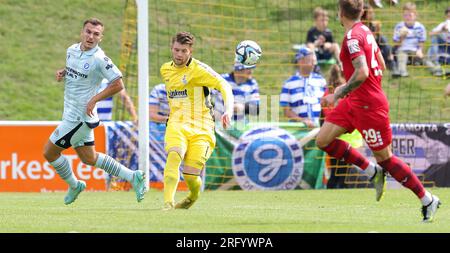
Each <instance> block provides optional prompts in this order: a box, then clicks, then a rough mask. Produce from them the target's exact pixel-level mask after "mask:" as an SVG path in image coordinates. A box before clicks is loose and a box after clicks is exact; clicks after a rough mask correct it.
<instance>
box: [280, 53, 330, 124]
mask: <svg viewBox="0 0 450 253" xmlns="http://www.w3.org/2000/svg"><path fill="white" fill-rule="evenodd" d="M315 57H316V56H315V54H314V53H313V51H312V50H311V49H309V48H307V47H301V48H300V49H299V50H298V52H297V54H296V55H295V60H296V62H297V66H296V67H297V72H296V73H295V75H293V76H291V77H290V78H289V79H288V80H286V81H285V82H284V84H283V88H282V90H281V94H280V106H281V107H282V108H283V111H284V115H285V116H286V117H287V118H288V119H289V120H291V121H297V122H303V123H304V124H305V125H306V126H307V127H308V128H314V127H319V121H320V112H321V105H320V98H321V97H322V96H323V94H324V92H325V86H326V80H325V79H324V78H323V76H322V75H320V74H319V73H316V72H313V69H314V63H315Z"/></svg>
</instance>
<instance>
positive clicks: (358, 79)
mask: <svg viewBox="0 0 450 253" xmlns="http://www.w3.org/2000/svg"><path fill="white" fill-rule="evenodd" d="M352 64H353V68H354V69H355V71H354V72H353V75H352V76H351V77H350V79H349V80H348V82H347V83H346V84H345V85H342V86H341V87H339V88H338V89H336V91H335V93H334V101H337V100H338V99H340V98H343V97H345V96H346V95H347V94H348V93H350V92H351V91H352V90H354V89H356V88H358V87H359V86H360V85H361V84H362V83H363V82H364V81H365V80H366V79H367V77H369V68H368V67H367V61H366V57H365V56H364V55H361V56H358V57H356V58H355V59H353V60H352Z"/></svg>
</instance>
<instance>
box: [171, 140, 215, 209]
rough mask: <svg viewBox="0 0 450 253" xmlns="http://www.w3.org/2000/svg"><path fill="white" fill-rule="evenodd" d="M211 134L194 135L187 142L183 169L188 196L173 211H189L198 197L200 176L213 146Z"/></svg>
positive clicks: (200, 183)
mask: <svg viewBox="0 0 450 253" xmlns="http://www.w3.org/2000/svg"><path fill="white" fill-rule="evenodd" d="M211 134H212V133H209V132H207V131H205V134H200V135H196V136H194V137H193V138H191V139H190V141H189V146H188V149H187V152H186V156H185V159H184V167H183V176H184V181H185V182H186V184H187V186H188V188H189V194H188V196H186V198H184V199H183V200H182V201H180V202H178V203H177V204H176V205H175V209H189V208H190V207H191V206H192V205H193V204H194V203H195V202H196V201H197V199H198V197H199V195H200V190H201V188H202V179H201V177H200V175H201V173H202V171H203V169H204V168H205V164H206V161H208V159H209V157H210V156H211V153H212V150H213V149H214V146H215V145H214V143H215V141H214V140H213V138H212V137H211Z"/></svg>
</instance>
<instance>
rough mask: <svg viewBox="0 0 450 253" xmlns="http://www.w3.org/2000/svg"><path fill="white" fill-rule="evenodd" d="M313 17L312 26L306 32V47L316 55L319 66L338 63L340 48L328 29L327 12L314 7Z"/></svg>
mask: <svg viewBox="0 0 450 253" xmlns="http://www.w3.org/2000/svg"><path fill="white" fill-rule="evenodd" d="M313 15H314V26H313V27H311V28H310V29H309V31H308V34H307V37H306V46H307V47H308V48H309V49H311V50H312V51H313V52H315V53H316V58H317V62H318V64H319V65H322V64H334V63H336V62H338V63H339V61H340V60H339V54H340V47H339V45H338V43H336V42H334V39H333V33H332V32H331V30H330V29H329V28H328V19H329V18H328V11H326V10H324V9H322V8H321V7H316V8H315V9H314V14H313ZM333 56H334V58H333ZM339 64H340V63H339Z"/></svg>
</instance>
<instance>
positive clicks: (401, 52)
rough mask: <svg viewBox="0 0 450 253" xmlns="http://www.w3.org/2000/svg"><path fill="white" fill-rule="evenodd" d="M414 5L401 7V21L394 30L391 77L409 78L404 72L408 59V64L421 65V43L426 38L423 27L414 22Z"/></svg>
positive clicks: (409, 3)
mask: <svg viewBox="0 0 450 253" xmlns="http://www.w3.org/2000/svg"><path fill="white" fill-rule="evenodd" d="M416 18H417V10H416V5H415V4H414V3H411V2H407V3H405V5H404V6H403V21H402V22H400V23H398V24H397V25H396V26H395V28H394V37H393V40H394V43H395V44H396V46H395V48H394V55H395V56H396V63H397V64H396V65H397V66H396V68H395V70H394V73H393V76H402V77H407V76H409V74H408V71H407V70H406V65H407V64H408V57H411V59H410V63H412V64H416V65H419V64H422V59H423V51H422V49H423V43H424V42H425V40H426V38H427V33H426V29H425V26H423V25H422V24H421V23H419V22H417V21H416Z"/></svg>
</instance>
